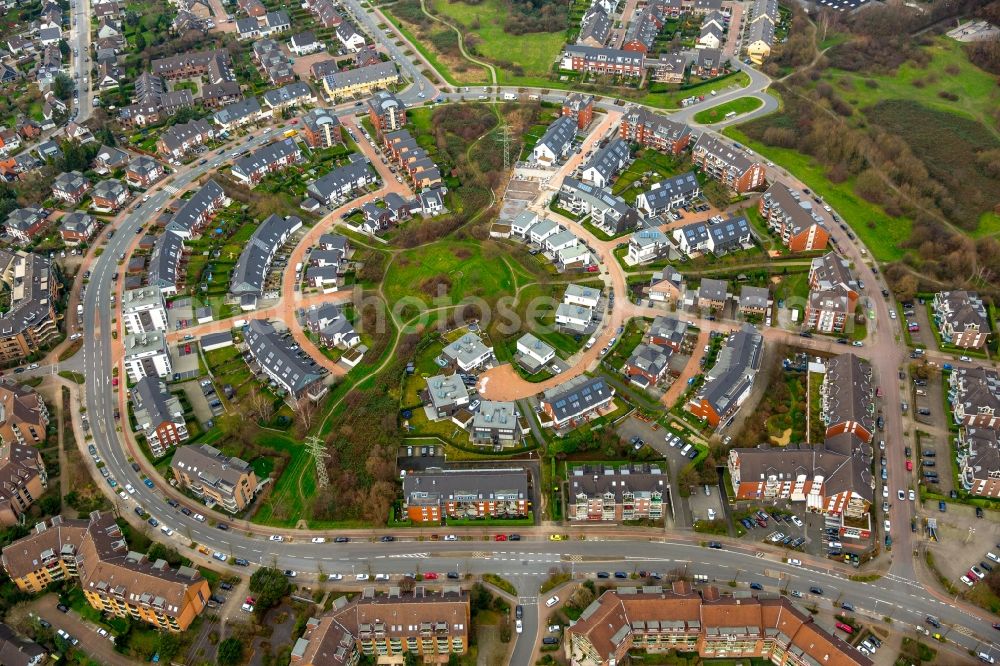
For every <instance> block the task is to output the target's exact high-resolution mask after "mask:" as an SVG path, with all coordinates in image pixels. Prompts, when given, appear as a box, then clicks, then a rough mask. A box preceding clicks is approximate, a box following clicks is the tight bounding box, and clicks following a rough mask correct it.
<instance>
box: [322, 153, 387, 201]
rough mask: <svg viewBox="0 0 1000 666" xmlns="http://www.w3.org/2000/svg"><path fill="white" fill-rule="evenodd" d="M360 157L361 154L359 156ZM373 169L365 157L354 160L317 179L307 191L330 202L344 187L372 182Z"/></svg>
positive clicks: (354, 186) (353, 186)
mask: <svg viewBox="0 0 1000 666" xmlns="http://www.w3.org/2000/svg"><path fill="white" fill-rule="evenodd" d="M359 157H360V156H359ZM372 180H373V176H372V171H371V169H370V168H369V167H368V162H367V161H366V160H365V159H364V158H361V159H357V160H352V161H351V162H349V163H348V164H345V165H343V166H339V167H337V168H335V169H333V170H332V171H330V173H328V174H326V175H325V176H322V177H321V178H318V179H316V181H315V182H313V183H312V184H310V185H309V187H307V188H306V191H307V192H308V193H309V194H310V195H311V196H313V197H314V198H316V199H317V200H319V201H322V202H324V203H329V202H330V200H331V199H333V198H334V197H335V196H336V195H338V194H339V193H340V192H341V191H342V190H343V189H344V188H347V187H350V188H352V189H353V188H356V187H358V183H360V182H372Z"/></svg>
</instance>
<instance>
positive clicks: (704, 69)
mask: <svg viewBox="0 0 1000 666" xmlns="http://www.w3.org/2000/svg"><path fill="white" fill-rule="evenodd" d="M709 41H711V39H710V40H709ZM728 62H729V61H728V59H727V58H726V57H725V56H724V55H723V54H722V51H721V49H719V48H718V47H712V46H709V47H706V46H702V47H700V48H699V49H698V50H697V52H696V53H695V57H694V62H692V63H691V74H692V75H694V76H699V77H701V78H703V79H714V78H715V77H717V76H719V75H720V74H724V73H725V71H726V68H727V63H728Z"/></svg>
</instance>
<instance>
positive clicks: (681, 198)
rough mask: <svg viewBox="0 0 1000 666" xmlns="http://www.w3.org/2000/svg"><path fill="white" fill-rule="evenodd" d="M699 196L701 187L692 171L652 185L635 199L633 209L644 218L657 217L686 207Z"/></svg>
mask: <svg viewBox="0 0 1000 666" xmlns="http://www.w3.org/2000/svg"><path fill="white" fill-rule="evenodd" d="M699 196H701V185H700V184H699V183H698V178H697V177H696V176H695V175H694V172H693V171H688V172H687V173H682V174H681V175H679V176H671V177H670V178H667V179H665V180H661V181H658V182H656V183H653V185H652V186H650V188H649V189H648V190H647V191H645V192H641V193H639V195H638V196H637V197H636V198H635V208H636V210H637V211H639V214H640V215H641V216H642V217H644V218H651V217H658V216H660V215H663V214H664V213H669V212H670V211H672V210H675V209H677V208H681V207H683V206H687V205H688V204H690V203H691V202H692V201H694V200H695V199H696V198H697V197H699Z"/></svg>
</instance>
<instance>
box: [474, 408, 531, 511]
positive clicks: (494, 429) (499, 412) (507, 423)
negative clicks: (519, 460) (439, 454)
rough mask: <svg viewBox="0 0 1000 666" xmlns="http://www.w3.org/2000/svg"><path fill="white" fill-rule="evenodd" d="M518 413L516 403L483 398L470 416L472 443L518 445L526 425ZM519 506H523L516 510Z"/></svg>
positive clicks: (498, 446) (498, 447)
mask: <svg viewBox="0 0 1000 666" xmlns="http://www.w3.org/2000/svg"><path fill="white" fill-rule="evenodd" d="M518 414H519V413H518V410H517V405H516V404H514V403H513V402H498V401H496V400H483V401H482V402H481V403H480V405H479V409H478V410H476V413H475V415H474V416H473V417H472V432H471V434H470V436H469V437H470V439H471V440H472V442H473V443H474V444H479V445H489V446H492V447H493V449H494V450H500V449H502V448H504V447H511V446H518V445H520V444H521V440H522V438H523V436H524V432H523V428H524V426H525V425H526V423H524V422H523V421H522V420H521V419H520V418H519V416H518ZM521 508H523V507H518V508H517V509H516V510H520V509H521ZM508 510H509V511H513V510H515V509H508ZM522 515H524V514H522Z"/></svg>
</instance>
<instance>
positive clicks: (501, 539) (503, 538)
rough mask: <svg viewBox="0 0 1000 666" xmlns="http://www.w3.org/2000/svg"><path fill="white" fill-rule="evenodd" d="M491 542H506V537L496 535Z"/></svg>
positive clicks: (504, 535)
mask: <svg viewBox="0 0 1000 666" xmlns="http://www.w3.org/2000/svg"><path fill="white" fill-rule="evenodd" d="M493 540H494V541H506V540H507V535H506V534H497V535H496V536H495V537H493Z"/></svg>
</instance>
